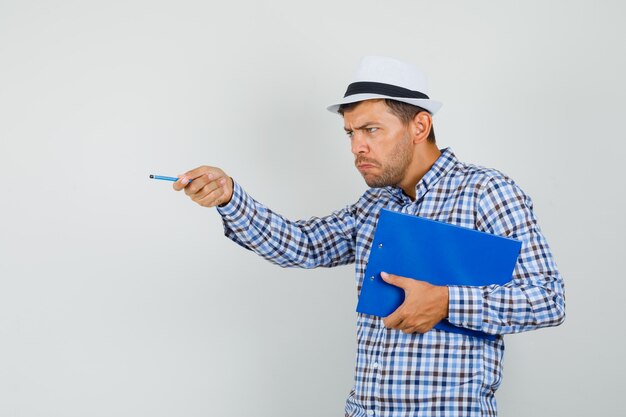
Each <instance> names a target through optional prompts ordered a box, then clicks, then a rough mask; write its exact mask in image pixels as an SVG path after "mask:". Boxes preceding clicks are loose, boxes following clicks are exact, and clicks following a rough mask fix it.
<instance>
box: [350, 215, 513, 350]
mask: <svg viewBox="0 0 626 417" xmlns="http://www.w3.org/2000/svg"><path fill="white" fill-rule="evenodd" d="M521 246H522V242H520V241H518V240H515V239H510V238H506V237H502V236H497V235H492V234H489V233H485V232H481V231H478V230H473V229H468V228H465V227H460V226H456V225H451V224H448V223H444V222H440V221H436V220H430V219H426V218H423V217H419V216H414V215H410V214H405V213H399V212H395V211H391V210H387V209H381V211H380V214H379V217H378V223H377V225H376V231H375V233H374V241H373V242H372V247H371V250H370V255H369V258H368V262H367V267H366V269H365V275H364V277H363V285H362V286H361V293H360V295H359V301H358V304H357V308H356V311H357V312H359V313H363V314H370V315H374V316H378V317H387V316H388V315H390V314H391V313H393V312H394V311H395V310H396V309H397V308H398V307H399V306H400V304H402V303H403V302H404V290H403V289H402V288H399V287H396V286H394V285H391V284H388V283H386V282H385V281H383V279H382V277H381V276H380V273H381V272H382V271H385V272H388V273H390V274H394V275H399V276H403V277H409V278H413V279H417V280H421V281H426V282H429V283H430V284H433V285H462V286H486V285H493V284H496V285H504V284H506V283H507V282H509V281H510V280H511V278H512V275H513V270H514V268H515V264H516V262H517V257H518V255H519V251H520V249H521ZM435 328H436V329H439V330H444V331H450V332H455V333H462V334H466V335H469V336H474V337H480V338H483V339H488V340H495V339H496V336H494V335H490V334H487V333H484V332H480V331H476V330H471V329H466V328H462V327H457V326H454V325H452V324H450V323H449V322H448V321H447V320H442V321H441V322H439V323H437V325H435Z"/></svg>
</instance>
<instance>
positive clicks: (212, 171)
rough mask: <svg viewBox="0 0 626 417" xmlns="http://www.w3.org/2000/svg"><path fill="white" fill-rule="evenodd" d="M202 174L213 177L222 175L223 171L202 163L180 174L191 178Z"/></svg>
mask: <svg viewBox="0 0 626 417" xmlns="http://www.w3.org/2000/svg"><path fill="white" fill-rule="evenodd" d="M203 175H209V177H210V179H213V178H218V177H222V176H224V171H222V170H221V169H219V168H216V167H210V166H206V165H203V166H201V167H198V168H196V169H192V170H191V171H187V172H185V173H184V174H183V175H182V176H183V177H186V178H188V179H191V180H193V179H196V178H199V177H201V176H203Z"/></svg>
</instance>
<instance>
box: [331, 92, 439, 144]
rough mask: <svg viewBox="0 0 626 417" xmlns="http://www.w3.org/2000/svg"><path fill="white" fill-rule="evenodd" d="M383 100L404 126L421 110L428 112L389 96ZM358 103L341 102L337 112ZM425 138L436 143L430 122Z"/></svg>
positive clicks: (341, 112) (351, 107)
mask: <svg viewBox="0 0 626 417" xmlns="http://www.w3.org/2000/svg"><path fill="white" fill-rule="evenodd" d="M384 100H385V104H386V105H387V107H388V108H389V111H390V112H391V114H393V115H394V116H396V117H397V118H398V119H400V121H401V122H402V123H403V124H404V125H405V126H408V124H409V123H410V122H411V121H412V120H413V119H415V116H416V115H417V114H418V113H420V112H423V111H425V112H428V110H426V109H423V108H421V107H418V106H414V105H412V104H409V103H405V102H403V101H397V100H392V99H389V98H386V99H384ZM359 103H361V102H360V101H357V102H355V103H347V104H342V105H341V106H339V109H338V110H337V111H338V112H339V114H341V115H342V116H343V113H344V112H345V111H347V110H350V109H353V108H355V107H356V106H357V105H358V104H359ZM427 140H428V142H430V143H436V141H435V128H434V127H433V125H432V123H431V125H430V132H428V138H427Z"/></svg>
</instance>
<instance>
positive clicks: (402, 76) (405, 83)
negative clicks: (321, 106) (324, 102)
mask: <svg viewBox="0 0 626 417" xmlns="http://www.w3.org/2000/svg"><path fill="white" fill-rule="evenodd" d="M385 98H388V99H392V100H396V101H402V102H404V103H408V104H412V105H414V106H418V107H421V108H423V109H425V110H428V112H430V114H435V113H436V112H437V110H439V109H440V108H441V106H442V103H441V102H439V101H435V100H431V99H430V97H428V80H427V78H426V75H425V74H424V73H423V72H422V71H420V70H419V69H417V68H416V67H414V66H413V65H411V64H407V63H406V62H402V61H398V60H397V59H393V58H387V57H382V56H366V57H364V58H363V59H362V60H361V64H360V65H359V69H358V70H357V72H356V75H355V76H354V79H353V81H352V83H351V84H350V85H349V86H348V89H347V90H346V93H345V94H344V96H343V98H342V99H341V100H339V101H337V102H336V103H335V104H332V105H330V106H328V107H327V109H328V110H329V111H331V112H333V113H338V111H337V110H339V106H341V105H342V104H348V103H356V102H357V101H363V100H372V99H385Z"/></svg>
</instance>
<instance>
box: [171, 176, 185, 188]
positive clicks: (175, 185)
mask: <svg viewBox="0 0 626 417" xmlns="http://www.w3.org/2000/svg"><path fill="white" fill-rule="evenodd" d="M182 180H183V178H178V181H176V182H174V183H173V184H172V187H173V188H174V190H176V191H180V190H182V189H183V188H185V187H186V186H187V184H189V181H185V182H183V181H182Z"/></svg>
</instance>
